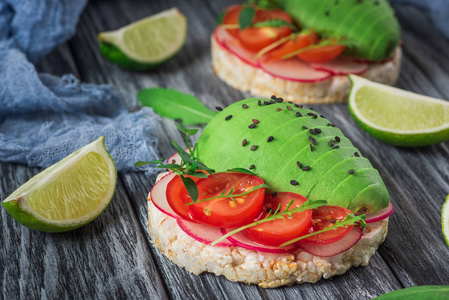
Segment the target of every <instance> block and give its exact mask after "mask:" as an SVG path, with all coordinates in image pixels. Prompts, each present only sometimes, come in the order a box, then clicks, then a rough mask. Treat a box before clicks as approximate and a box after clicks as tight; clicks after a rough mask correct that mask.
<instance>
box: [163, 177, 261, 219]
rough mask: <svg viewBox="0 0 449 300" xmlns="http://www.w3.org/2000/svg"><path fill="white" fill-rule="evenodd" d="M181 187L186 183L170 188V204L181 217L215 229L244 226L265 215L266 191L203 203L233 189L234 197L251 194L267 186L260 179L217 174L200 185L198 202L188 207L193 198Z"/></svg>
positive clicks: (168, 195) (200, 182)
mask: <svg viewBox="0 0 449 300" xmlns="http://www.w3.org/2000/svg"><path fill="white" fill-rule="evenodd" d="M170 183H171V182H170ZM179 184H181V185H182V181H181V182H180V180H179V181H176V182H175V183H174V184H173V186H167V201H168V203H169V204H170V206H171V207H172V209H173V210H174V211H175V212H176V213H178V212H181V213H179V214H180V215H181V216H183V217H184V216H186V215H187V216H189V217H190V216H191V217H192V218H193V219H194V220H195V221H197V222H200V223H204V224H208V225H211V226H215V227H240V226H243V225H246V224H248V223H251V222H252V221H253V220H254V219H256V218H257V217H258V216H259V215H260V214H261V212H262V205H263V199H264V193H265V188H261V189H258V190H256V191H254V192H251V193H248V194H245V195H243V196H240V197H237V198H235V199H234V200H235V201H233V200H232V199H231V198H228V197H224V198H217V199H213V200H207V201H203V202H201V200H202V199H206V198H212V197H216V196H219V195H220V194H221V193H222V192H225V193H226V194H227V193H229V192H230V191H231V190H232V189H234V191H233V192H232V194H234V195H235V194H241V193H243V192H247V191H250V190H252V189H253V188H254V186H257V185H261V184H263V180H262V179H260V178H259V177H256V176H253V175H248V174H243V173H215V174H214V175H213V176H208V177H207V178H201V179H200V180H198V181H197V182H196V185H197V187H198V191H199V197H198V201H197V202H196V203H195V204H192V205H188V206H186V205H185V204H187V203H191V202H192V199H191V198H190V196H189V195H188V193H187V190H185V188H183V187H179V186H178V185H179ZM169 188H174V190H175V192H173V193H172V192H169V191H168V189H169ZM176 191H185V192H184V193H180V192H176ZM186 208H187V210H186Z"/></svg>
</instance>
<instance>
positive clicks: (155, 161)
mask: <svg viewBox="0 0 449 300" xmlns="http://www.w3.org/2000/svg"><path fill="white" fill-rule="evenodd" d="M162 161H163V159H159V160H152V161H138V162H136V163H135V164H134V167H141V166H146V165H150V164H160V163H161V162H162Z"/></svg>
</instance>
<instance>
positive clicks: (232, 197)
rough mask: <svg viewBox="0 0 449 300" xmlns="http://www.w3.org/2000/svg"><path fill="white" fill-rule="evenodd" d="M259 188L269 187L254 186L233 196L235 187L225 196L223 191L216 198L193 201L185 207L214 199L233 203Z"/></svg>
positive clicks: (262, 185) (264, 185) (265, 185)
mask: <svg viewBox="0 0 449 300" xmlns="http://www.w3.org/2000/svg"><path fill="white" fill-rule="evenodd" d="M261 188H269V186H268V185H267V184H261V185H256V186H254V187H253V188H252V189H251V190H249V191H247V192H243V193H240V194H234V191H235V187H232V189H231V190H230V191H229V192H228V193H227V194H226V192H225V191H223V192H221V194H220V195H218V196H215V197H210V198H205V199H201V200H198V201H196V202H195V201H194V202H189V203H187V204H186V206H188V205H192V204H194V203H199V202H204V201H209V200H214V199H220V198H230V199H231V200H232V201H233V202H235V198H237V197H241V196H243V195H246V194H249V193H252V192H254V191H257V190H258V189H261Z"/></svg>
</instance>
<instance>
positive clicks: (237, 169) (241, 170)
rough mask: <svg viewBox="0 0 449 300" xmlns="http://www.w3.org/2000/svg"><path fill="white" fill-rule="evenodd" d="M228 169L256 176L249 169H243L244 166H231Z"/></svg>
mask: <svg viewBox="0 0 449 300" xmlns="http://www.w3.org/2000/svg"><path fill="white" fill-rule="evenodd" d="M228 171H230V172H232V171H234V172H240V173H245V174H249V175H254V176H257V175H256V174H255V173H253V172H251V171H250V170H247V169H244V168H232V169H228Z"/></svg>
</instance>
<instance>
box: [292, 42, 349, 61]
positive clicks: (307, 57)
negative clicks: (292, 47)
mask: <svg viewBox="0 0 449 300" xmlns="http://www.w3.org/2000/svg"><path fill="white" fill-rule="evenodd" d="M343 50H345V45H337V44H335V45H326V46H321V47H316V48H311V49H309V50H305V51H304V52H301V53H299V54H297V55H296V56H297V57H298V58H299V59H301V60H303V61H306V62H309V63H323V62H326V61H330V60H333V59H335V58H337V57H338V56H340V54H341V53H342V52H343Z"/></svg>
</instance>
